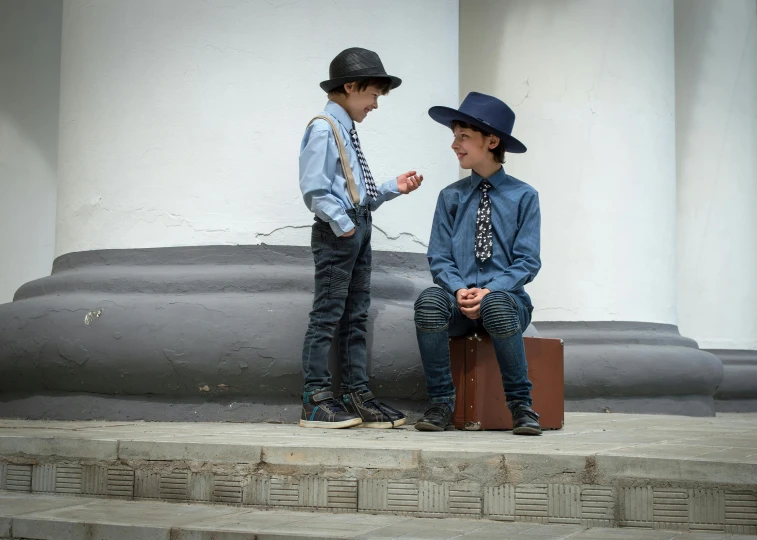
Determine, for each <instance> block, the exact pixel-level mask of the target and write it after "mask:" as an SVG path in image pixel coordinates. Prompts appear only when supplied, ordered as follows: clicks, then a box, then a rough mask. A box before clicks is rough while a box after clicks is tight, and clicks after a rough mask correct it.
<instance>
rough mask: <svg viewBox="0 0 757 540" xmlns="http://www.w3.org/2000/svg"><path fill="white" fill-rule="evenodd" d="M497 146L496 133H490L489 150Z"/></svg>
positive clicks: (497, 138)
mask: <svg viewBox="0 0 757 540" xmlns="http://www.w3.org/2000/svg"><path fill="white" fill-rule="evenodd" d="M498 146H499V137H497V136H496V135H492V136H491V139H489V150H494V149H495V148H497V147H498Z"/></svg>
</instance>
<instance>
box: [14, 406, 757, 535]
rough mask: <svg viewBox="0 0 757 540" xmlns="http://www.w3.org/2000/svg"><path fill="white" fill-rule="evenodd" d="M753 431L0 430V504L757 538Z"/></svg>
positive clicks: (104, 425)
mask: <svg viewBox="0 0 757 540" xmlns="http://www.w3.org/2000/svg"><path fill="white" fill-rule="evenodd" d="M756 420H757V418H755V416H754V415H726V416H723V417H719V418H717V419H694V418H681V417H673V416H659V417H649V416H641V415H615V414H602V415H598V414H577V413H573V414H569V415H568V417H567V423H566V428H565V429H564V430H562V431H555V432H548V433H546V434H545V435H544V436H542V437H540V438H525V437H515V436H513V435H512V434H510V433H507V432H476V433H471V432H447V433H442V434H428V433H420V432H416V431H414V430H413V429H412V428H402V429H397V430H391V431H378V430H367V429H351V430H341V431H338V432H334V431H329V430H306V429H302V428H298V427H296V426H290V425H261V424H249V425H244V424H203V423H194V424H179V423H171V424H162V423H141V422H137V423H108V422H100V423H95V424H90V423H87V422H76V423H59V422H28V421H27V422H24V421H1V422H0V490H5V491H9V492H14V493H24V492H26V493H29V492H31V493H39V494H61V495H71V494H74V495H86V496H97V497H105V498H119V499H127V500H138V499H150V500H164V501H179V502H182V501H183V502H190V501H199V502H207V503H218V504H225V505H243V506H249V507H258V508H287V509H294V510H319V511H326V512H352V513H355V512H357V513H373V514H398V515H408V516H446V517H450V516H457V517H466V518H471V517H473V518H481V517H484V518H488V519H496V520H504V521H521V522H534V523H563V524H565V523H570V524H575V525H581V526H585V527H589V526H592V527H596V526H605V527H616V526H635V527H649V528H668V529H677V530H687V529H708V530H712V531H720V532H723V533H726V532H732V533H742V534H757V451H755V448H756V447H757V421H756ZM25 440H28V441H29V445H28V446H26V445H24V444H23V442H24V441H25ZM41 440H44V441H45V444H40V441H41ZM9 441H10V442H9ZM103 441H107V442H108V444H110V443H111V442H113V441H114V442H115V443H116V445H117V447H116V449H115V451H114V452H112V453H108V454H104V455H103V456H102V457H99V458H92V457H91V456H93V455H95V454H96V452H95V451H93V450H92V448H96V449H100V448H102V447H101V443H102V442H103ZM58 445H59V446H60V448H61V449H62V451H59V448H58ZM77 447H78V448H79V449H80V451H79V454H80V456H79V457H77V456H76V455H75V454H76V452H75V450H74V449H75V448H77ZM32 450H33V452H32ZM245 450H247V451H245ZM98 451H99V450H98ZM61 454H65V456H64V455H61ZM672 510H675V511H674V512H673V511H672ZM14 530H15V529H14Z"/></svg>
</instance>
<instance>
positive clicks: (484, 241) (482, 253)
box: [476, 180, 492, 262]
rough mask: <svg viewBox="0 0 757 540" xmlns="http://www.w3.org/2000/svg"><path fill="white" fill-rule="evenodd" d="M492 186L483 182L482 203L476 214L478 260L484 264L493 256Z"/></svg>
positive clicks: (481, 185) (480, 187) (487, 182)
mask: <svg viewBox="0 0 757 540" xmlns="http://www.w3.org/2000/svg"><path fill="white" fill-rule="evenodd" d="M491 188H492V185H491V184H490V183H489V181H488V180H483V181H482V182H481V184H479V186H478V189H480V190H481V201H480V202H479V203H478V213H477V214H476V259H478V260H479V261H480V262H484V261H485V260H486V259H488V258H489V257H491V256H492V201H491V199H490V198H489V190H490V189H491Z"/></svg>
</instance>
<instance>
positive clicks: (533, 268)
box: [428, 169, 541, 306]
mask: <svg viewBox="0 0 757 540" xmlns="http://www.w3.org/2000/svg"><path fill="white" fill-rule="evenodd" d="M488 180H489V182H490V183H491V184H492V188H491V189H490V190H489V192H488V193H489V199H490V200H491V204H492V256H491V257H489V258H488V259H487V260H485V261H484V262H479V261H478V260H477V259H476V254H475V242H476V213H477V212H478V204H479V201H481V190H480V189H479V185H480V184H481V181H482V178H481V177H480V176H479V175H477V174H476V173H475V172H474V173H473V174H472V175H471V176H469V177H468V178H463V179H462V180H458V181H457V182H455V183H454V184H451V185H449V186H447V187H446V188H444V189H443V190H442V191H441V192H440V193H439V199H438V200H437V203H436V212H435V213H434V224H433V226H432V228H431V240H430V241H429V244H428V261H429V266H430V267H431V275H432V277H433V278H434V283H436V284H437V285H439V286H440V287H442V288H443V289H445V290H447V291H448V292H449V293H450V294H453V295H454V294H455V292H456V291H457V290H458V289H470V288H471V287H477V288H480V289H489V290H490V291H504V292H509V293H512V294H514V295H516V296H518V297H519V298H520V299H521V300H523V302H524V303H525V304H526V306H531V299H530V298H529V296H528V294H527V293H526V291H525V289H524V288H523V287H524V285H526V284H527V283H530V282H531V281H532V280H533V279H534V278H535V277H536V274H537V273H538V272H539V269H540V268H541V258H540V255H539V251H540V238H541V213H540V211H539V194H538V193H537V192H536V190H535V189H534V188H532V187H531V186H529V185H528V184H526V183H525V182H521V181H520V180H518V179H516V178H513V177H512V176H508V175H506V174H505V170H504V169H500V170H499V171H497V172H496V173H494V174H493V175H492V176H491V177H490V178H488Z"/></svg>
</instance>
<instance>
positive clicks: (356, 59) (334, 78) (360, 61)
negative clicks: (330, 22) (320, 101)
mask: <svg viewBox="0 0 757 540" xmlns="http://www.w3.org/2000/svg"><path fill="white" fill-rule="evenodd" d="M376 77H383V78H386V79H390V80H391V81H392V86H391V89H392V90H394V89H395V88H397V87H398V86H399V85H400V84H402V79H399V78H397V77H393V76H391V75H387V74H386V71H385V70H384V64H382V63H381V59H380V58H379V55H378V54H376V53H375V52H373V51H369V50H368V49H362V48H360V47H352V48H349V49H345V50H343V51H342V52H340V53H339V54H337V55H336V58H334V59H333V60H332V61H331V65H329V80H328V81H323V82H322V83H321V88H323V90H324V91H325V92H331V91H332V90H334V89H335V88H339V87H340V86H342V85H343V84H347V83H351V82H353V81H359V80H363V79H373V78H376Z"/></svg>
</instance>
